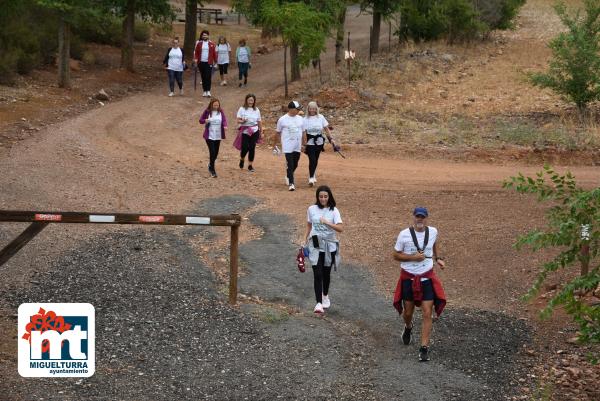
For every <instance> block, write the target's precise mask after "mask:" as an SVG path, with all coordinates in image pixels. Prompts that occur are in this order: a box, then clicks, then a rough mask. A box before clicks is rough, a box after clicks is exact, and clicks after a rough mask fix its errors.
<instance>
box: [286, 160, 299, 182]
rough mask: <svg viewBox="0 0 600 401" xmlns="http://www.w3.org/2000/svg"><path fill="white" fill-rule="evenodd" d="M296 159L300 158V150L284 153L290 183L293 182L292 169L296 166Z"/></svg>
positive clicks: (294, 169)
mask: <svg viewBox="0 0 600 401" xmlns="http://www.w3.org/2000/svg"><path fill="white" fill-rule="evenodd" d="M298 160H300V152H292V153H285V161H286V162H287V178H288V180H289V181H290V185H292V184H293V183H294V171H296V168H298Z"/></svg>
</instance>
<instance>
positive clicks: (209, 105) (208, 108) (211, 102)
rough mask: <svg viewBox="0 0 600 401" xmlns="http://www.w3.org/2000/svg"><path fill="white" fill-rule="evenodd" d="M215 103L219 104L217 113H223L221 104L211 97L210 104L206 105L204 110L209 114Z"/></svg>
mask: <svg viewBox="0 0 600 401" xmlns="http://www.w3.org/2000/svg"><path fill="white" fill-rule="evenodd" d="M215 102H219V109H218V111H219V113H222V112H223V111H222V110H221V102H220V101H219V99H217V98H216V97H213V98H212V99H210V103H208V107H207V108H206V110H208V111H209V112H211V111H212V108H213V104H215Z"/></svg>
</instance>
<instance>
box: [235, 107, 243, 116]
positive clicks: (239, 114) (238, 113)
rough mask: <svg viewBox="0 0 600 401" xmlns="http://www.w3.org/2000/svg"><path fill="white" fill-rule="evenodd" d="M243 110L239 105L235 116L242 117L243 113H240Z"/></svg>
mask: <svg viewBox="0 0 600 401" xmlns="http://www.w3.org/2000/svg"><path fill="white" fill-rule="evenodd" d="M243 110H244V108H243V107H240V108H239V109H238V112H237V118H242V117H243V115H242V112H243Z"/></svg>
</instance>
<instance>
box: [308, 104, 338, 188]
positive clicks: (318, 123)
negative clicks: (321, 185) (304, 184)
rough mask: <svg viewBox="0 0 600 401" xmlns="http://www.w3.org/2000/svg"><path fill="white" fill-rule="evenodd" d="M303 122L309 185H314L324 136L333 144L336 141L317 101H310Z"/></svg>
mask: <svg viewBox="0 0 600 401" xmlns="http://www.w3.org/2000/svg"><path fill="white" fill-rule="evenodd" d="M303 124H304V125H303V127H302V130H303V132H304V136H303V142H304V144H305V148H304V149H305V153H306V155H307V156H308V177H309V178H308V185H310V186H311V187H312V186H313V185H315V184H316V182H317V174H316V172H317V164H318V163H319V155H320V154H321V152H322V151H323V147H324V146H325V138H324V136H327V139H328V140H329V143H331V145H332V146H335V143H334V142H333V139H331V132H330V131H329V123H328V122H327V120H326V119H325V117H323V115H322V114H320V113H319V106H318V105H317V102H310V103H308V107H307V113H306V116H305V117H304V123H303Z"/></svg>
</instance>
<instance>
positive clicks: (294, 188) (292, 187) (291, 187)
mask: <svg viewBox="0 0 600 401" xmlns="http://www.w3.org/2000/svg"><path fill="white" fill-rule="evenodd" d="M288 190H290V191H295V190H296V187H295V186H294V184H291V185H290V187H289V188H288Z"/></svg>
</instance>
